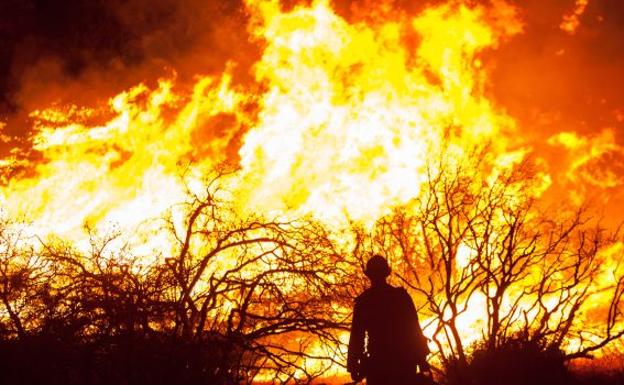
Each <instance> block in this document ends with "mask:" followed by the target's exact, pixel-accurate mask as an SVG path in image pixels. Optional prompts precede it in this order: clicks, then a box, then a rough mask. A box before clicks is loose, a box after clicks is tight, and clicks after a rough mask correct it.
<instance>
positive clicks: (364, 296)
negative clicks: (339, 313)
mask: <svg viewBox="0 0 624 385" xmlns="http://www.w3.org/2000/svg"><path fill="white" fill-rule="evenodd" d="M371 293H372V290H371V288H370V287H369V288H368V289H366V290H364V291H363V292H361V293H360V295H358V296H357V297H355V303H362V302H366V301H368V300H369V299H370V296H371Z"/></svg>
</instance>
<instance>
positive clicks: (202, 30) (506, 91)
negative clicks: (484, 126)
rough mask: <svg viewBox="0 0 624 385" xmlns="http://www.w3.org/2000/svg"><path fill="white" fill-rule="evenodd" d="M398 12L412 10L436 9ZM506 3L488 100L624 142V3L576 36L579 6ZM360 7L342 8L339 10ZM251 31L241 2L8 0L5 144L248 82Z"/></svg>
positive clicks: (2, 85) (2, 64)
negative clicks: (96, 111)
mask: <svg viewBox="0 0 624 385" xmlns="http://www.w3.org/2000/svg"><path fill="white" fill-rule="evenodd" d="M484 1H485V0H484ZM439 2H440V1H437V3H439ZM287 3H289V4H290V3H294V2H293V1H290V2H287ZM368 3H370V4H375V3H376V2H371V1H369V2H368ZM393 3H394V6H395V7H402V8H405V9H408V10H409V12H412V11H413V12H417V11H418V10H419V9H422V8H423V7H424V6H426V5H427V4H431V3H436V2H431V1H429V2H425V1H420V2H414V1H404V0H397V1H394V2H393ZM512 3H513V4H515V5H516V6H517V7H518V9H519V12H520V17H521V19H522V20H523V22H524V24H525V29H524V33H523V34H521V35H519V36H516V37H514V38H513V39H511V40H510V41H508V42H506V43H505V44H503V45H502V46H501V47H500V48H499V49H497V50H496V51H495V52H493V53H492V55H490V56H489V57H487V60H488V62H489V63H490V68H489V70H490V73H491V81H490V84H489V92H490V96H491V97H492V98H494V99H495V100H496V101H497V102H498V103H500V104H501V105H502V106H503V107H504V108H505V109H506V110H507V111H508V112H509V113H510V114H511V115H512V116H513V117H515V118H516V119H518V120H519V121H520V122H521V124H523V125H526V126H529V127H532V128H533V129H530V130H529V131H531V132H533V133H534V134H535V135H537V136H539V135H541V133H543V134H544V135H546V136H547V135H548V134H550V133H552V132H557V131H561V130H564V129H569V130H573V131H579V132H583V133H587V132H591V131H592V130H595V129H597V127H602V126H612V127H616V128H619V130H618V132H619V133H620V134H619V135H622V134H621V132H622V124H623V122H622V121H624V100H623V99H624V98H623V97H622V96H621V90H622V89H624V2H623V1H621V0H590V2H589V5H588V7H587V9H586V11H585V12H584V13H583V15H581V16H580V26H579V27H578V29H577V31H576V32H575V33H574V34H568V33H565V32H564V31H562V30H561V29H560V28H559V24H560V22H561V20H562V17H563V15H564V14H567V13H570V12H571V11H572V10H573V9H574V0H549V1H543V0H515V1H512ZM361 5H362V2H344V1H341V2H340V3H339V4H337V8H338V9H339V11H340V10H342V11H344V10H348V9H350V8H353V6H360V7H361ZM246 22H247V20H246V15H245V10H244V6H243V5H242V4H241V1H239V0H229V1H214V0H213V1H200V0H159V1H150V0H3V1H2V2H0V121H5V122H8V123H7V125H6V127H5V129H4V130H5V134H8V135H13V136H16V137H19V136H20V135H22V134H23V133H24V132H25V131H27V130H28V122H27V119H26V116H27V113H28V111H30V110H32V109H34V108H41V107H45V106H46V105H49V104H52V103H56V102H59V103H66V102H69V103H75V104H78V105H91V104H93V103H95V102H98V101H100V100H106V99H107V98H108V97H110V96H112V95H114V94H116V93H118V92H119V91H121V90H123V89H126V88H128V87H131V86H132V85H134V84H136V83H138V82H149V81H153V80H154V79H156V78H158V77H160V76H167V75H168V74H169V73H168V72H167V71H175V72H176V74H177V76H178V77H181V78H184V77H185V76H189V77H192V76H193V75H194V74H197V73H202V74H207V73H208V74H209V73H212V72H220V71H222V70H223V68H224V66H225V65H226V63H227V62H235V63H238V67H237V68H238V69H239V71H240V74H241V76H244V75H245V74H247V75H249V72H250V68H251V64H252V63H253V61H254V60H255V59H257V57H258V50H259V49H260V48H259V47H258V46H257V44H252V43H250V41H249V36H248V34H247V31H246ZM486 56H487V54H486ZM620 139H622V138H621V137H620Z"/></svg>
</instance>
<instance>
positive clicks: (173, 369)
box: [0, 335, 238, 385]
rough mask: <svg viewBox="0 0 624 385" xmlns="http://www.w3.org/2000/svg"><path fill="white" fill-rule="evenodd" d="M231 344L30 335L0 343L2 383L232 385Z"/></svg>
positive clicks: (234, 374) (167, 338)
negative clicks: (92, 339) (68, 340)
mask: <svg viewBox="0 0 624 385" xmlns="http://www.w3.org/2000/svg"><path fill="white" fill-rule="evenodd" d="M228 349H231V346H226V341H217V340H215V339H213V340H211V341H209V340H203V341H191V340H184V339H182V338H179V337H171V336H165V335H154V336H151V337H139V336H132V335H119V336H112V337H105V338H101V339H98V340H96V341H91V342H88V343H87V342H77V341H74V342H67V341H60V340H58V339H57V338H56V337H54V336H50V335H47V336H44V335H40V336H29V337H27V338H25V339H21V340H4V341H0V383H1V384H15V385H20V384H23V385H30V384H46V385H56V384H59V385H60V384H66V385H82V384H93V385H97V384H102V385H104V384H110V385H115V384H163V385H165V384H168V385H169V384H182V385H184V384H189V385H190V384H214V385H222V384H232V383H236V381H237V380H238V378H237V377H238V373H237V371H236V362H235V361H234V360H233V359H232V356H231V354H230V353H231V350H228Z"/></svg>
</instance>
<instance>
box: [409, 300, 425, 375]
mask: <svg viewBox="0 0 624 385" xmlns="http://www.w3.org/2000/svg"><path fill="white" fill-rule="evenodd" d="M404 293H405V301H406V302H407V309H408V318H409V320H410V321H409V325H410V330H412V335H411V336H410V339H411V341H412V342H411V343H412V344H413V346H414V348H415V349H414V354H415V359H416V363H417V364H418V365H420V367H421V369H425V368H427V369H428V367H429V364H428V363H427V360H426V358H427V355H428V354H429V346H428V345H427V337H425V335H424V333H423V331H422V328H421V327H420V322H419V321H418V313H417V312H416V306H414V301H413V300H412V297H410V295H409V293H408V292H407V291H404Z"/></svg>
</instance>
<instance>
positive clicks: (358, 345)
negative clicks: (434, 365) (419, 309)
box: [347, 255, 429, 385]
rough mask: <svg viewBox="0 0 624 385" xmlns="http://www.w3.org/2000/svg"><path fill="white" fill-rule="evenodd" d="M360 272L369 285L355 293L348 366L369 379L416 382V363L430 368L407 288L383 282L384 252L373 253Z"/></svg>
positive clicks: (378, 384) (384, 383) (384, 384)
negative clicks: (368, 280)
mask: <svg viewBox="0 0 624 385" xmlns="http://www.w3.org/2000/svg"><path fill="white" fill-rule="evenodd" d="M364 273H365V274H366V276H367V277H368V278H369V279H370V281H371V287H370V288H369V289H366V290H365V291H364V292H363V293H362V294H361V295H359V296H358V297H357V298H356V299H355V306H354V309H353V323H352V326H351V337H350V339H349V356H348V359H347V370H348V371H349V373H351V377H352V378H353V380H354V381H356V382H357V381H360V380H361V379H362V378H364V377H366V379H367V384H369V385H403V384H405V385H407V384H409V385H414V384H415V383H416V381H417V380H416V365H419V366H420V369H421V370H422V371H428V370H429V366H428V364H427V361H426V357H427V354H428V353H429V348H428V347H427V339H426V338H425V337H424V335H423V333H422V329H421V328H420V324H419V323H418V315H417V314H416V308H415V307H414V302H413V301H412V298H411V297H410V296H409V294H408V293H407V291H406V290H405V289H403V288H399V287H394V286H391V285H389V284H388V283H386V278H387V277H388V275H390V267H389V266H388V263H387V262H386V260H385V259H384V258H383V257H381V256H379V255H375V256H373V257H372V258H371V259H370V260H369V261H368V263H367V264H366V270H365V271H364ZM365 341H366V343H365Z"/></svg>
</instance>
